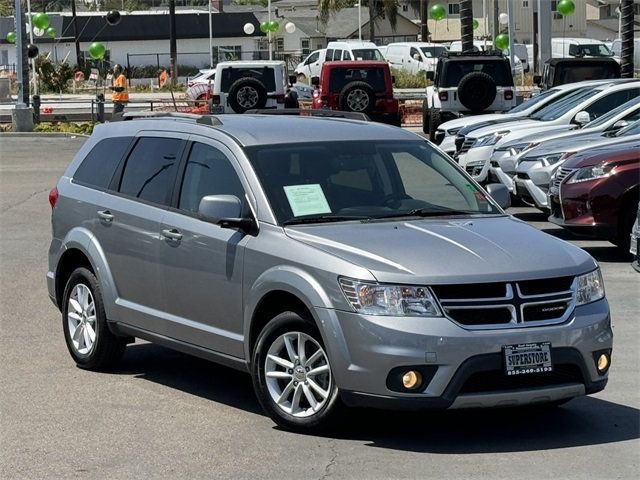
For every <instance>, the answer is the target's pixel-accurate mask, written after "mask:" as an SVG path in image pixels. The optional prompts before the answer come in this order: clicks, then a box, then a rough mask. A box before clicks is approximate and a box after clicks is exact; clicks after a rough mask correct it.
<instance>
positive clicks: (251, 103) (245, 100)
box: [237, 87, 258, 109]
mask: <svg viewBox="0 0 640 480" xmlns="http://www.w3.org/2000/svg"><path fill="white" fill-rule="evenodd" d="M237 99H238V103H239V104H240V106H241V107H242V108H246V109H250V108H253V107H255V106H256V105H257V104H258V92H257V90H256V89H255V88H253V87H242V88H241V89H240V90H238V94H237Z"/></svg>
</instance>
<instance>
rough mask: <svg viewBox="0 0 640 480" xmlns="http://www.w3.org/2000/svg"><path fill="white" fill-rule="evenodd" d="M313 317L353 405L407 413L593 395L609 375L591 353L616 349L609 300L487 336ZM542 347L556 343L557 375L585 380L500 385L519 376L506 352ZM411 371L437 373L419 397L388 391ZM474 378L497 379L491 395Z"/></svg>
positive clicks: (422, 323) (446, 324)
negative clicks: (551, 321)
mask: <svg viewBox="0 0 640 480" xmlns="http://www.w3.org/2000/svg"><path fill="white" fill-rule="evenodd" d="M316 311H317V314H318V316H319V319H320V321H321V325H323V328H324V334H325V340H328V341H326V344H327V348H328V350H329V355H330V358H331V363H332V372H333V374H334V377H335V379H336V383H337V385H338V387H339V388H340V391H341V393H342V397H343V399H344V401H345V402H346V403H348V404H351V405H363V406H374V407H376V406H380V407H390V408H399V409H402V408H463V407H469V406H498V405H507V404H525V403H532V402H536V401H553V400H560V399H562V398H569V397H573V396H577V395H581V394H583V393H587V394H588V393H594V392H596V391H599V390H602V389H603V388H604V386H605V384H606V381H607V374H606V373H605V374H604V375H599V374H598V372H597V370H596V366H595V363H594V360H593V353H594V352H596V351H601V350H605V349H611V347H612V338H613V334H612V331H611V324H610V317H609V307H608V304H607V302H606V300H601V301H598V302H594V303H592V304H589V305H584V306H581V307H578V308H576V309H575V311H574V313H573V315H572V316H571V317H570V320H569V321H568V322H566V323H564V324H560V325H552V326H545V327H525V328H509V329H500V330H482V331H479V330H467V329H465V328H462V327H460V326H458V325H457V324H455V323H454V322H452V321H450V320H448V319H447V318H412V317H407V318H404V317H376V316H365V315H358V314H355V313H350V312H343V311H336V310H331V309H316ZM329 339H330V340H329ZM537 342H550V343H551V345H552V349H553V350H552V358H553V361H554V368H556V366H557V369H558V375H559V374H560V373H561V371H562V368H564V367H563V366H564V365H573V367H571V368H574V369H577V371H579V372H580V377H579V378H580V379H581V380H580V381H576V380H575V379H574V380H572V381H569V380H567V382H566V383H565V382H563V381H557V379H556V381H554V382H551V384H545V383H544V382H542V383H541V384H539V385H537V386H535V387H534V386H531V385H524V386H522V385H521V386H520V387H518V385H515V386H516V387H518V388H512V387H514V385H513V384H508V383H507V384H505V385H504V388H503V386H502V383H501V382H503V383H504V379H505V378H509V379H511V378H514V377H506V375H504V374H502V369H503V364H502V362H503V361H502V353H501V348H502V346H503V345H512V344H520V343H537ZM407 366H420V367H425V368H430V369H431V370H432V371H433V373H432V376H431V378H430V379H427V381H425V385H424V386H423V387H422V388H421V389H420V391H419V392H417V393H401V392H396V391H392V390H390V389H389V387H388V385H387V376H388V374H389V372H391V370H392V369H394V368H398V367H407ZM474 374H482V375H487V378H489V379H493V380H487V390H486V391H483V388H482V386H481V387H480V388H479V387H478V384H477V381H476V383H475V386H472V387H470V386H469V383H468V381H471V380H469V379H470V378H471V376H472V375H474ZM536 375H537V374H536ZM540 375H542V374H540ZM523 377H524V376H523ZM474 378H477V377H474ZM515 378H521V377H515ZM560 380H562V379H560Z"/></svg>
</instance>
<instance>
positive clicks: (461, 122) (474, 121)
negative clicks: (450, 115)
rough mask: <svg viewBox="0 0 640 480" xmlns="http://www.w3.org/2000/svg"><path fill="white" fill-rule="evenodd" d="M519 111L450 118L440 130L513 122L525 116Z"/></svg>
mask: <svg viewBox="0 0 640 480" xmlns="http://www.w3.org/2000/svg"><path fill="white" fill-rule="evenodd" d="M523 116H524V115H520V114H518V113H490V114H487V115H477V116H475V117H472V118H470V117H468V116H467V117H462V118H456V119H454V120H449V121H448V122H444V123H442V124H440V126H439V127H438V129H439V130H451V129H452V128H464V129H465V130H466V129H468V130H469V131H472V130H473V129H475V128H483V127H488V126H489V125H495V124H498V123H505V122H513V121H514V120H516V119H518V118H521V117H523Z"/></svg>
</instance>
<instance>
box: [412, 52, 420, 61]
mask: <svg viewBox="0 0 640 480" xmlns="http://www.w3.org/2000/svg"><path fill="white" fill-rule="evenodd" d="M413 59H414V60H415V61H416V62H421V61H422V58H420V54H419V53H414V54H413Z"/></svg>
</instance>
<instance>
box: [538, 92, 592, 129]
mask: <svg viewBox="0 0 640 480" xmlns="http://www.w3.org/2000/svg"><path fill="white" fill-rule="evenodd" d="M593 95H594V89H593V88H586V89H584V90H578V91H577V92H575V93H573V94H571V95H569V96H568V97H565V98H564V99H563V100H560V101H559V102H553V103H552V104H551V105H548V106H546V107H544V108H543V109H541V110H539V111H538V112H536V113H534V114H533V115H531V118H532V119H534V120H542V121H543V122H549V121H551V120H555V119H557V118H560V117H561V116H562V115H564V114H565V113H567V112H568V111H569V110H571V109H572V108H574V107H575V106H576V105H578V104H579V103H581V102H582V101H583V100H586V99H587V98H589V97H591V96H593Z"/></svg>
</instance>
